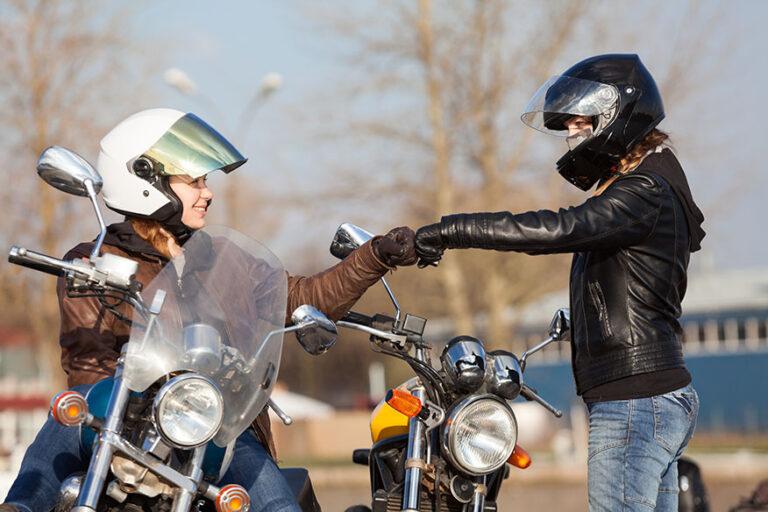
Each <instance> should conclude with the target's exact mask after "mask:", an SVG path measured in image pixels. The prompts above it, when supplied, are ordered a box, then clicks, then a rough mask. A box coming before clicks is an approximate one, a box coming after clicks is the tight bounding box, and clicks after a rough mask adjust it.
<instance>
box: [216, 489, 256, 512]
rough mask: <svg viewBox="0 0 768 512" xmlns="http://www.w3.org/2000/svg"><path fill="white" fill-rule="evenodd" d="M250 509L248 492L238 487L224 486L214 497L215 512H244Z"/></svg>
mask: <svg viewBox="0 0 768 512" xmlns="http://www.w3.org/2000/svg"><path fill="white" fill-rule="evenodd" d="M250 507H251V498H250V497H249V496H248V491H246V490H245V489H244V488H243V487H241V486H239V485H234V484H232V485H225V486H224V487H223V488H222V489H221V491H219V494H218V496H216V512H245V511H246V510H248V509H249V508H250Z"/></svg>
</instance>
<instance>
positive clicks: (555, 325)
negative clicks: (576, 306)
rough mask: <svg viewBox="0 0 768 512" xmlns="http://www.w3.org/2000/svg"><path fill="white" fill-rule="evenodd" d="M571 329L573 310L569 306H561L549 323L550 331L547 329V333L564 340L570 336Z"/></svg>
mask: <svg viewBox="0 0 768 512" xmlns="http://www.w3.org/2000/svg"><path fill="white" fill-rule="evenodd" d="M570 330H571V310H570V309H568V308H560V309H558V310H557V311H555V316H553V317H552V322H550V324H549V331H547V333H548V334H549V335H550V336H551V337H552V338H554V339H556V340H558V341H564V340H566V339H567V338H568V334H569V332H570Z"/></svg>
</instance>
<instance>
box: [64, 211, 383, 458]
mask: <svg viewBox="0 0 768 512" xmlns="http://www.w3.org/2000/svg"><path fill="white" fill-rule="evenodd" d="M126 224H127V223H121V224H118V225H112V226H110V235H112V236H108V237H107V239H106V241H107V242H108V243H105V244H104V245H103V246H102V252H104V253H110V254H116V255H118V256H123V257H127V258H131V259H134V260H137V261H138V262H139V269H138V272H137V275H136V278H137V280H138V281H140V282H141V283H143V284H144V285H147V284H149V283H150V281H152V279H153V278H154V277H155V275H157V274H158V272H160V270H161V269H162V268H163V266H164V265H165V263H166V262H167V260H166V259H165V258H164V257H163V256H161V255H160V254H159V253H157V252H156V251H155V250H154V249H153V248H152V247H151V246H150V245H149V244H147V243H146V242H144V241H143V240H142V239H140V238H139V237H138V235H136V234H135V233H134V232H133V230H132V229H130V228H128V227H127V226H126ZM128 226H129V224H128ZM116 228H117V229H116ZM116 231H117V232H118V233H117V235H118V236H114V235H115V232H116ZM92 248H93V242H88V243H82V244H79V245H77V246H76V247H74V248H73V249H72V250H70V251H69V252H68V253H67V255H66V256H65V259H72V258H87V257H88V256H89V255H90V253H91V249H92ZM389 270H392V268H391V267H388V266H386V265H385V264H384V263H382V262H381V261H379V260H378V259H377V258H376V256H374V253H373V250H372V248H371V244H370V242H369V243H366V244H364V245H363V246H361V247H360V248H359V249H358V250H356V251H355V252H353V253H352V254H350V255H349V257H347V258H346V259H345V260H344V261H342V262H340V263H338V264H336V265H335V266H333V267H331V268H329V269H327V270H325V271H323V272H320V273H318V274H315V275H313V276H310V277H304V276H293V275H290V274H288V307H287V311H286V324H287V323H289V322H290V312H292V311H293V310H294V309H295V308H297V307H298V306H300V305H302V304H311V305H313V306H315V307H316V308H317V309H319V310H320V311H322V312H323V313H324V314H325V315H327V316H328V318H330V319H331V320H334V321H335V320H338V319H339V318H341V317H342V316H343V315H344V314H345V313H346V312H347V311H349V309H350V308H351V307H352V305H353V304H354V303H355V302H356V301H357V300H358V299H359V298H360V296H361V295H362V294H363V293H364V292H365V290H366V289H368V287H369V286H371V285H372V284H374V283H375V282H376V281H378V280H379V278H380V277H381V276H382V275H384V274H385V273H386V272H387V271H389ZM56 291H57V294H58V297H59V308H60V312H61V329H60V335H59V343H60V344H61V366H62V368H63V369H64V371H65V372H66V373H67V382H68V385H69V386H70V387H72V386H76V385H78V384H93V383H95V382H98V381H99V380H101V379H103V378H106V377H109V376H111V375H112V374H114V371H115V363H116V361H117V357H118V356H119V354H120V350H121V347H122V346H123V344H124V343H126V342H127V341H128V339H129V334H130V325H129V323H128V319H130V318H131V313H132V308H131V307H130V306H129V305H128V304H125V303H123V304H120V305H119V306H117V308H116V309H117V311H118V312H119V313H120V315H122V316H123V317H124V318H120V317H118V316H117V315H115V314H113V313H111V312H110V311H109V310H107V309H106V308H104V307H103V306H102V305H101V304H100V302H99V300H98V299H97V298H95V297H67V294H66V282H65V281H64V280H63V279H59V281H58V284H57V287H56ZM254 427H255V429H256V433H257V434H258V435H259V438H260V439H261V440H262V443H264V446H265V447H267V448H268V449H269V451H270V453H271V454H272V456H273V457H274V456H275V453H276V452H275V445H274V441H273V439H272V434H271V430H270V424H269V416H268V415H267V414H266V411H262V413H261V414H260V415H259V417H258V418H257V419H256V421H255V422H254Z"/></svg>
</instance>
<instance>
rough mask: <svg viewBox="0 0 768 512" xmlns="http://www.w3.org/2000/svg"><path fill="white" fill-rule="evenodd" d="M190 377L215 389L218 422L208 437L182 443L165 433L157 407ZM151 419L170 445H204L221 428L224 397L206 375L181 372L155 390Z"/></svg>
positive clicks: (179, 446) (191, 446) (189, 446)
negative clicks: (185, 443) (190, 442)
mask: <svg viewBox="0 0 768 512" xmlns="http://www.w3.org/2000/svg"><path fill="white" fill-rule="evenodd" d="M192 379H195V380H201V381H204V382H207V383H208V384H210V385H211V387H213V389H214V390H216V393H217V394H218V397H219V403H220V404H221V408H220V414H219V420H218V422H217V424H216V428H214V429H212V430H211V434H210V435H209V436H208V437H206V439H205V440H203V441H200V442H198V443H194V444H190V445H183V444H179V443H177V442H175V441H173V440H172V439H171V438H170V437H169V436H168V434H166V433H165V432H164V431H163V425H162V423H161V422H160V421H159V418H158V409H159V407H160V405H161V404H162V403H163V400H165V398H166V397H167V396H168V395H169V393H171V392H172V391H173V389H174V388H175V387H176V386H178V385H180V383H183V382H184V381H186V380H192ZM152 421H153V422H154V424H155V426H156V427H157V431H158V433H159V434H160V435H161V436H163V439H164V440H165V441H166V442H167V443H168V444H170V445H171V446H173V447H176V448H182V449H185V450H189V449H191V448H195V447H197V446H200V445H204V444H205V443H207V442H208V441H210V440H211V439H213V438H214V437H215V436H216V433H217V432H218V431H219V429H220V428H221V424H222V423H223V421H224V397H222V395H221V390H219V387H218V386H217V385H216V383H215V382H213V381H212V380H211V379H209V378H208V377H206V376H205V375H200V374H199V373H184V374H181V375H177V376H176V377H174V378H172V379H171V380H169V381H168V382H166V383H165V384H163V386H162V387H161V388H160V390H159V391H158V392H157V395H155V400H154V402H152Z"/></svg>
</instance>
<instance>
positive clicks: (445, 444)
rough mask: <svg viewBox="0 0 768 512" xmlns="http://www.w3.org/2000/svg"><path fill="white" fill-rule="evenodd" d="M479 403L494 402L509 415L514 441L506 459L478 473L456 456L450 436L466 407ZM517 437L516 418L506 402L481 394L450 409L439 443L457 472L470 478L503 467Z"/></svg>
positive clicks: (466, 409) (466, 399) (515, 443)
mask: <svg viewBox="0 0 768 512" xmlns="http://www.w3.org/2000/svg"><path fill="white" fill-rule="evenodd" d="M481 401H489V402H494V403H496V404H498V405H499V406H500V407H501V409H502V410H504V411H506V412H507V413H509V417H510V419H511V424H512V426H513V430H514V440H513V442H512V444H511V445H510V446H511V447H510V448H509V453H508V454H507V455H506V457H504V458H503V459H500V460H499V461H498V462H497V463H495V464H493V465H491V466H488V467H487V468H484V469H483V470H482V471H478V470H477V469H475V468H472V467H469V466H467V465H466V464H465V463H464V461H462V460H461V459H460V458H459V457H458V456H457V455H456V452H457V450H455V449H454V447H453V446H452V445H453V442H452V439H451V436H452V433H453V432H454V431H455V429H456V425H457V424H460V423H459V422H460V421H461V420H462V419H463V418H462V415H463V414H464V413H466V411H468V407H469V406H471V405H473V404H476V403H477V402H481ZM517 435H518V430H517V418H516V417H515V413H514V412H513V411H512V408H511V407H510V406H509V404H507V403H506V401H504V400H503V399H501V398H499V397H498V396H496V395H491V394H482V395H475V396H471V397H468V398H465V399H463V400H461V401H459V402H458V403H457V404H456V405H455V406H454V407H452V408H451V412H450V413H448V415H447V417H446V420H445V422H444V423H443V429H442V435H441V441H442V448H443V453H444V454H445V455H446V457H447V458H448V460H449V461H450V462H451V463H452V464H453V465H454V466H455V467H456V468H457V469H458V470H460V471H462V472H463V473H465V474H467V475H470V476H482V475H488V474H490V473H493V472H494V471H496V470H497V469H499V468H501V467H502V466H504V464H505V463H506V462H507V460H508V459H509V457H510V455H512V451H513V450H514V448H515V446H516V445H517Z"/></svg>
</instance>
